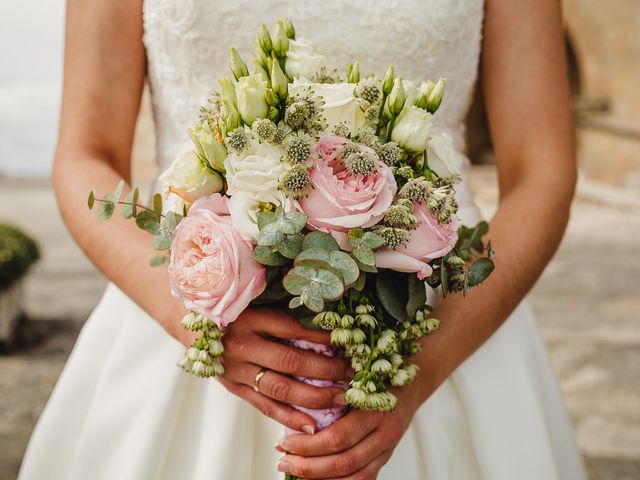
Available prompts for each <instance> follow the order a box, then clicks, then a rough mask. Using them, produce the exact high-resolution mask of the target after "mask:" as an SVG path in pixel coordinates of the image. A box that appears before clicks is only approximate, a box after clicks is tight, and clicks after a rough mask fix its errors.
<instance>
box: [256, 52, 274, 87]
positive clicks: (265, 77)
mask: <svg viewBox="0 0 640 480" xmlns="http://www.w3.org/2000/svg"><path fill="white" fill-rule="evenodd" d="M252 63H253V73H254V74H255V75H262V80H264V81H265V82H267V83H268V82H270V81H271V79H270V78H269V74H268V73H267V71H266V70H265V69H264V67H263V66H262V63H260V61H259V60H256V59H255V58H254V59H253V60H252Z"/></svg>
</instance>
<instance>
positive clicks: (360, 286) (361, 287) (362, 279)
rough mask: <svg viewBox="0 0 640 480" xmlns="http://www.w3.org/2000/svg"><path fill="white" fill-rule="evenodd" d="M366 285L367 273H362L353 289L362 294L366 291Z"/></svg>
mask: <svg viewBox="0 0 640 480" xmlns="http://www.w3.org/2000/svg"><path fill="white" fill-rule="evenodd" d="M366 283H367V274H366V273H365V272H360V275H358V279H357V280H356V281H355V283H354V284H353V285H352V288H353V289H354V290H357V291H358V292H361V291H363V290H364V287H365V285H366Z"/></svg>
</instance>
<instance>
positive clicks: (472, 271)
mask: <svg viewBox="0 0 640 480" xmlns="http://www.w3.org/2000/svg"><path fill="white" fill-rule="evenodd" d="M494 268H495V265H494V263H493V261H492V260H491V259H489V258H479V259H478V260H476V261H475V262H473V263H472V264H471V266H470V267H469V269H468V270H467V277H468V284H469V287H475V286H476V285H480V284H481V283H482V282H484V281H485V280H486V279H487V278H488V277H489V275H491V272H493V269H494Z"/></svg>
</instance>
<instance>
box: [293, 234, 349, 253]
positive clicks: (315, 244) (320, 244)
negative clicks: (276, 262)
mask: <svg viewBox="0 0 640 480" xmlns="http://www.w3.org/2000/svg"><path fill="white" fill-rule="evenodd" d="M311 248H313V249H319V250H329V251H334V250H340V246H339V245H338V242H336V241H335V239H334V238H333V237H332V236H331V235H329V234H328V233H324V232H317V231H315V232H310V233H307V235H306V236H305V237H304V242H302V249H303V250H309V249H311Z"/></svg>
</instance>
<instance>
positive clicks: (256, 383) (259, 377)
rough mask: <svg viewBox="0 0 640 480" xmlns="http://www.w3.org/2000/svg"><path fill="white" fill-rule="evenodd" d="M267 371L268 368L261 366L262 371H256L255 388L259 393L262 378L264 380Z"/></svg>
mask: <svg viewBox="0 0 640 480" xmlns="http://www.w3.org/2000/svg"><path fill="white" fill-rule="evenodd" d="M266 371H267V369H266V368H261V369H260V371H259V372H258V373H256V378H254V379H253V389H254V390H255V391H256V392H258V393H260V380H262V377H263V376H264V374H265V373H266Z"/></svg>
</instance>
